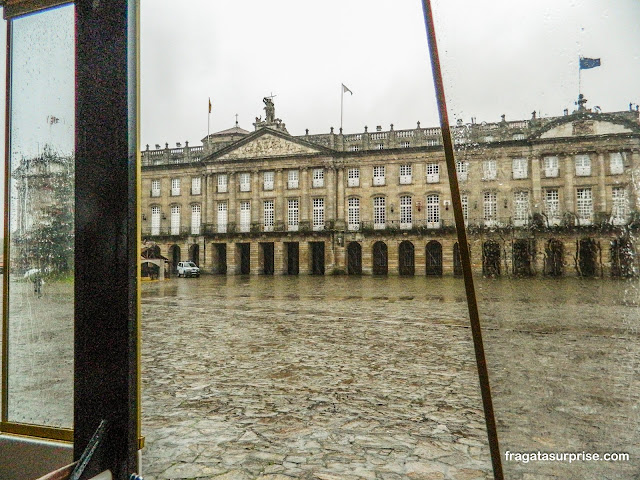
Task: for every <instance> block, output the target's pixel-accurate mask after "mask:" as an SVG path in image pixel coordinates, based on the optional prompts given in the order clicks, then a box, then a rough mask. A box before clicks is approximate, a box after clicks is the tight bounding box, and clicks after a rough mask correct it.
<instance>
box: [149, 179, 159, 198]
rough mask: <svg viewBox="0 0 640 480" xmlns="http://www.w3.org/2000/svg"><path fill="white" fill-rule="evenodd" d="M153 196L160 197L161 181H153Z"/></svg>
mask: <svg viewBox="0 0 640 480" xmlns="http://www.w3.org/2000/svg"><path fill="white" fill-rule="evenodd" d="M151 196H152V197H159V196H160V180H151Z"/></svg>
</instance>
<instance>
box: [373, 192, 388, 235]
mask: <svg viewBox="0 0 640 480" xmlns="http://www.w3.org/2000/svg"><path fill="white" fill-rule="evenodd" d="M386 223H387V206H386V199H385V198H384V197H375V198H374V199H373V228H375V229H382V228H385V226H386Z"/></svg>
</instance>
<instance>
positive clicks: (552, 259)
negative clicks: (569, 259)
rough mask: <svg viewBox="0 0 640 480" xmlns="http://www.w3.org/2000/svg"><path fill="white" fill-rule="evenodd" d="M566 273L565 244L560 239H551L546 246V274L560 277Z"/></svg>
mask: <svg viewBox="0 0 640 480" xmlns="http://www.w3.org/2000/svg"><path fill="white" fill-rule="evenodd" d="M563 273H564V245H563V244H562V242H561V241H560V240H556V239H555V238H552V239H550V240H549V241H548V242H547V244H546V245H545V247H544V274H545V275H550V276H552V277H560V276H562V274H563Z"/></svg>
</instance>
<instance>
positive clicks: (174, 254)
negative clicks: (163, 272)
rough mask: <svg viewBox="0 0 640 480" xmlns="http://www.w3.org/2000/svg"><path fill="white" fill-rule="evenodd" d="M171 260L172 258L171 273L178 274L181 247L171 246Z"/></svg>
mask: <svg viewBox="0 0 640 480" xmlns="http://www.w3.org/2000/svg"><path fill="white" fill-rule="evenodd" d="M169 258H171V273H172V274H176V273H178V263H180V247H179V246H178V245H171V247H170V248H169Z"/></svg>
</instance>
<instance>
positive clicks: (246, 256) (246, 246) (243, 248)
mask: <svg viewBox="0 0 640 480" xmlns="http://www.w3.org/2000/svg"><path fill="white" fill-rule="evenodd" d="M236 251H237V255H238V256H237V260H239V264H240V265H239V266H240V275H249V274H250V273H251V244H250V243H237V244H236Z"/></svg>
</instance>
